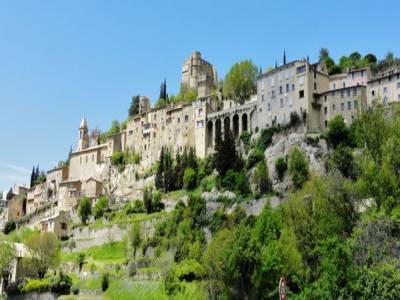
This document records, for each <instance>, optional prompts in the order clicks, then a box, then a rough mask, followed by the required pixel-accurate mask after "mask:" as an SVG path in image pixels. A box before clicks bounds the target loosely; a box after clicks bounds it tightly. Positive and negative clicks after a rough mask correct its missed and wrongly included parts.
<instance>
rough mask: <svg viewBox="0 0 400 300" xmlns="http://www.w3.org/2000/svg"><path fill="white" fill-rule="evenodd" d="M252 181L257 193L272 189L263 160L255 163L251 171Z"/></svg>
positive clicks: (264, 192)
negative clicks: (252, 171)
mask: <svg viewBox="0 0 400 300" xmlns="http://www.w3.org/2000/svg"><path fill="white" fill-rule="evenodd" d="M253 182H254V183H255V185H256V188H257V192H258V193H259V194H261V195H262V194H266V193H268V192H270V191H271V190H272V183H271V180H270V179H269V175H268V168H267V165H266V163H265V161H264V160H262V161H260V162H259V163H258V164H257V168H256V169H255V171H254V173H253Z"/></svg>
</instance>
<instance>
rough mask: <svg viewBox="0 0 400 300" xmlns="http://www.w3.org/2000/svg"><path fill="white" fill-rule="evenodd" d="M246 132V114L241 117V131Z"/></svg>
mask: <svg viewBox="0 0 400 300" xmlns="http://www.w3.org/2000/svg"><path fill="white" fill-rule="evenodd" d="M247 130H248V117H247V114H243V115H242V131H247Z"/></svg>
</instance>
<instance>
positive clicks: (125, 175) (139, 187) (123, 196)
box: [106, 165, 154, 200]
mask: <svg viewBox="0 0 400 300" xmlns="http://www.w3.org/2000/svg"><path fill="white" fill-rule="evenodd" d="M139 173H143V172H140V170H139V167H138V166H137V165H127V166H126V168H125V170H124V171H123V172H122V173H119V172H118V170H117V168H114V167H112V166H111V167H110V169H109V171H108V176H107V177H108V180H106V188H107V190H108V192H109V193H110V194H112V195H114V196H115V198H116V200H132V199H142V197H143V190H144V188H145V187H146V186H149V185H152V184H153V183H154V175H152V176H149V177H147V178H144V179H143V178H139V176H138V174H139Z"/></svg>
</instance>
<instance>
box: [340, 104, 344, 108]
mask: <svg viewBox="0 0 400 300" xmlns="http://www.w3.org/2000/svg"><path fill="white" fill-rule="evenodd" d="M340 107H341V109H342V110H344V102H342V103H341V104H340Z"/></svg>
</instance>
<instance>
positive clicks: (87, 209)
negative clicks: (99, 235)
mask: <svg viewBox="0 0 400 300" xmlns="http://www.w3.org/2000/svg"><path fill="white" fill-rule="evenodd" d="M78 214H79V216H80V218H81V221H82V223H83V224H85V225H86V223H87V221H88V220H89V217H90V215H91V214H92V204H91V203H90V199H89V198H88V197H86V196H84V197H82V198H81V199H80V200H79V207H78Z"/></svg>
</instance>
